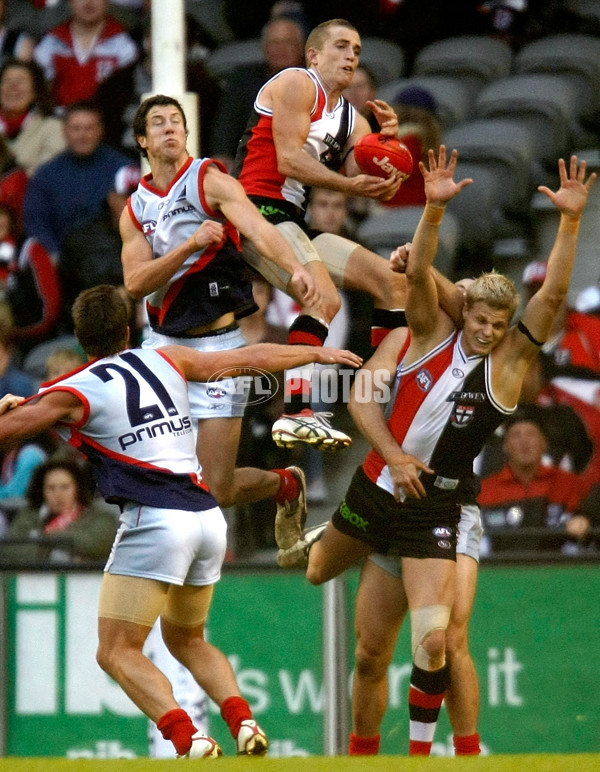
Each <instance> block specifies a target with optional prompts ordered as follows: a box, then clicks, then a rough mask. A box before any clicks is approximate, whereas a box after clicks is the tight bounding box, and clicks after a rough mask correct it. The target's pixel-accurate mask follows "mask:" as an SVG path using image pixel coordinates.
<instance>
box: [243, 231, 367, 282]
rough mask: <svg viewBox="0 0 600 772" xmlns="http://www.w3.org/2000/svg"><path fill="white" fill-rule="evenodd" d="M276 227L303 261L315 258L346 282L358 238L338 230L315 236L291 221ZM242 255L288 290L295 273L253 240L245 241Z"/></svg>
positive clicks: (270, 278) (336, 280)
mask: <svg viewBox="0 0 600 772" xmlns="http://www.w3.org/2000/svg"><path fill="white" fill-rule="evenodd" d="M275 227H276V228H277V230H278V231H279V232H280V233H281V234H282V235H283V236H284V238H285V239H286V241H288V242H289V243H290V245H291V246H292V249H293V250H294V252H295V253H296V257H297V258H298V260H299V261H300V262H301V263H302V264H303V265H306V263H311V262H315V261H319V262H322V263H323V264H324V265H325V267H326V268H327V271H328V272H329V275H330V276H331V279H332V281H333V283H334V284H335V286H336V287H343V286H344V277H345V275H346V265H347V264H348V259H349V257H350V255H351V254H352V253H353V252H354V250H355V249H356V248H357V246H358V244H357V243H356V242H354V241H350V239H345V238H344V237H343V236H338V235H337V234H335V233H320V234H319V235H318V236H316V237H315V238H314V239H312V240H311V239H310V238H309V237H308V236H307V234H306V233H305V232H304V231H303V230H302V228H301V227H300V226H299V225H297V224H296V223H295V222H291V221H289V222H282V223H277V224H276V225H275ZM242 257H243V258H244V260H245V261H246V262H247V263H248V264H249V265H251V266H252V267H253V268H254V269H255V270H256V271H258V272H259V273H260V274H262V275H263V276H264V278H265V279H266V280H267V281H268V282H269V284H271V285H272V286H273V287H276V288H277V289H278V290H281V291H282V292H286V291H287V286H288V284H289V281H290V278H291V274H290V273H288V271H286V270H285V269H284V268H281V267H280V266H278V265H277V264H276V263H273V262H272V261H271V260H267V258H265V257H263V256H262V254H261V253H260V252H259V251H258V250H257V249H256V247H255V246H254V245H253V244H252V242H250V241H247V240H246V241H244V251H243V253H242Z"/></svg>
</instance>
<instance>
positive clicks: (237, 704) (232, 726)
mask: <svg viewBox="0 0 600 772" xmlns="http://www.w3.org/2000/svg"><path fill="white" fill-rule="evenodd" d="M221 716H222V717H223V720H224V721H225V723H226V724H227V726H228V727H229V730H230V732H231V734H232V736H233V737H237V736H238V732H239V731H240V726H241V725H242V721H245V720H246V719H247V718H252V711H251V710H250V705H248V703H247V702H246V700H245V699H244V698H243V697H238V696H237V695H236V696H234V697H228V698H227V699H226V700H225V702H224V703H223V704H222V705H221Z"/></svg>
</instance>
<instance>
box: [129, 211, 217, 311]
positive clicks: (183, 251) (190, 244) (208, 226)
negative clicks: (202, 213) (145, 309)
mask: <svg viewBox="0 0 600 772" xmlns="http://www.w3.org/2000/svg"><path fill="white" fill-rule="evenodd" d="M119 230H120V233H121V240H122V242H123V247H122V249H121V262H122V264H123V281H124V284H125V288H126V289H127V291H128V292H129V294H130V295H131V296H132V297H133V298H135V299H136V300H141V299H142V298H143V297H145V296H146V295H148V294H150V293H151V292H155V291H156V290H157V289H159V288H160V287H162V286H163V285H164V284H166V283H167V282H168V281H169V280H170V279H171V277H172V276H173V275H174V274H175V273H176V272H177V270H178V269H179V268H181V266H182V265H183V263H184V262H185V261H186V260H187V258H188V257H189V256H190V255H192V254H193V253H194V252H197V251H198V250H199V249H203V248H204V247H207V246H208V245H209V244H218V243H219V242H220V241H221V239H222V238H223V225H222V223H219V222H216V221H215V220H206V221H205V222H203V223H202V225H201V226H200V227H199V228H198V230H197V231H196V232H195V233H194V234H193V235H192V236H190V238H189V239H187V240H186V241H184V242H183V243H182V244H180V245H179V246H177V247H176V248H175V249H172V250H171V251H170V252H168V253H167V254H166V255H163V256H161V257H157V258H153V255H152V247H151V246H150V244H149V243H148V241H147V240H146V237H145V236H144V234H143V233H142V232H141V231H140V230H139V229H138V228H137V227H136V226H135V225H134V223H133V221H132V219H131V215H130V214H129V209H128V208H127V207H125V208H124V209H123V212H122V214H121V219H120V221H119Z"/></svg>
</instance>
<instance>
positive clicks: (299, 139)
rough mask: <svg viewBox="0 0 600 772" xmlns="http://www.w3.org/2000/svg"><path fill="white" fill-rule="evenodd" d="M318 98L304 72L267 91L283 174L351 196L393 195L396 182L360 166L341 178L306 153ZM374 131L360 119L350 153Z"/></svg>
mask: <svg viewBox="0 0 600 772" xmlns="http://www.w3.org/2000/svg"><path fill="white" fill-rule="evenodd" d="M315 95H316V92H315V85H314V83H313V81H312V80H311V79H310V77H308V76H307V75H306V73H304V72H302V71H289V72H285V73H284V74H283V75H281V76H280V77H278V78H277V80H275V81H273V83H271V84H270V85H269V86H268V87H267V89H265V92H264V101H265V104H266V105H267V106H270V107H271V108H272V110H273V142H274V144H275V149H276V152H277V167H278V171H279V173H280V174H283V175H285V176H286V177H291V178H293V179H295V180H299V181H300V182H301V183H303V184H304V185H310V186H312V187H319V188H327V189H329V190H339V191H341V192H342V193H345V194H346V195H348V196H366V197H369V198H381V197H385V196H389V195H393V194H394V193H395V192H396V190H397V188H398V184H397V180H396V179H394V178H388V179H381V178H380V177H372V176H371V175H368V174H362V173H359V170H358V167H357V166H356V164H354V166H352V164H350V165H349V166H348V169H349V174H350V175H352V176H346V175H344V174H339V173H338V172H334V171H333V170H331V169H328V168H327V167H326V166H325V165H324V164H322V163H321V162H320V161H319V160H318V159H316V158H313V157H312V156H311V155H309V154H308V153H307V152H306V150H305V149H304V144H305V143H306V140H307V138H308V133H309V131H310V117H311V110H312V108H313V106H314V102H315ZM370 131H371V129H370V128H369V124H368V123H367V121H366V119H365V118H363V117H362V116H360V115H357V123H356V127H355V129H354V132H353V133H352V136H351V138H350V140H349V142H348V144H347V149H350V148H351V147H352V146H353V145H354V144H355V142H356V141H357V140H358V139H359V137H361V136H362V135H363V134H368V133H370ZM355 173H356V176H354V174H355ZM392 191H393V192H392Z"/></svg>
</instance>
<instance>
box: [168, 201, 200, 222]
mask: <svg viewBox="0 0 600 772" xmlns="http://www.w3.org/2000/svg"><path fill="white" fill-rule="evenodd" d="M193 211H194V207H193V206H192V205H191V204H189V205H188V206H177V207H175V209H171V211H170V212H165V213H164V214H163V216H162V217H161V218H160V219H161V220H163V221H164V220H169V219H170V218H171V217H176V216H177V215H178V214H186V213H187V212H193Z"/></svg>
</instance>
